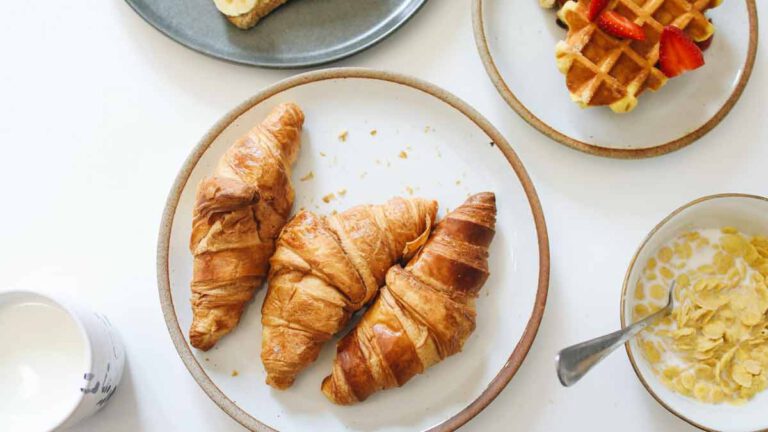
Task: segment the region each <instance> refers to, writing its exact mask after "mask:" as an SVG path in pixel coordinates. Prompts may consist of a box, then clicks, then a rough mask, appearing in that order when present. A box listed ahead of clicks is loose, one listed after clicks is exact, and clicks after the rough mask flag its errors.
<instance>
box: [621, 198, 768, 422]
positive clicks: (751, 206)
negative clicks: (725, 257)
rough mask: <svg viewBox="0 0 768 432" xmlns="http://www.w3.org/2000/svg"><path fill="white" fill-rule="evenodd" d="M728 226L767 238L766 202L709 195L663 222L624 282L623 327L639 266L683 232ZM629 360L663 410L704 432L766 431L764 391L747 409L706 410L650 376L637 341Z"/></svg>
mask: <svg viewBox="0 0 768 432" xmlns="http://www.w3.org/2000/svg"><path fill="white" fill-rule="evenodd" d="M724 226H732V227H735V228H737V229H738V230H740V231H741V232H743V233H745V234H748V235H750V234H751V235H755V234H766V233H768V198H764V197H760V196H755V195H744V194H721V195H711V196H706V197H703V198H699V199H697V200H695V201H692V202H690V203H688V204H686V205H684V206H682V207H680V208H679V209H677V210H675V211H674V212H672V214H670V215H669V216H667V217H666V218H665V219H664V220H662V221H661V222H660V223H659V224H658V225H657V226H656V227H655V228H654V229H653V230H652V231H651V232H650V234H648V236H647V237H646V239H645V241H643V243H642V245H641V246H640V248H639V249H638V251H637V252H636V253H635V256H634V257H633V258H632V261H631V263H630V266H629V270H628V271H627V276H626V278H625V279H624V288H623V292H622V295H621V326H622V327H625V326H626V325H627V319H628V317H631V316H632V313H631V312H632V308H633V307H634V305H635V300H634V296H631V295H630V296H628V295H627V292H628V289H627V287H631V286H635V284H636V283H637V280H638V279H639V278H640V277H641V276H642V269H643V264H644V263H645V262H647V261H648V259H649V258H651V257H652V256H653V255H654V254H655V253H656V252H657V251H658V250H659V248H661V247H662V245H664V244H665V243H667V242H668V241H670V240H672V239H673V238H675V237H676V236H677V235H679V234H681V233H682V232H685V231H690V230H692V229H699V228H722V227H724ZM626 348H627V355H628V356H629V361H630V362H631V363H632V367H633V368H634V369H635V373H636V374H637V377H638V378H639V379H640V382H641V383H642V384H643V386H644V387H645V388H646V389H647V390H648V392H649V393H650V394H651V396H653V397H654V398H655V399H656V400H657V401H658V402H659V403H660V404H661V405H662V406H664V408H666V409H667V410H669V411H670V412H671V413H673V414H675V415H676V416H678V417H680V418H681V419H683V420H685V421H687V422H688V423H690V424H692V425H693V426H696V427H698V428H700V429H704V430H707V431H722V432H730V431H740V432H744V431H762V430H766V429H768V415H766V413H768V391H763V392H762V393H759V394H757V396H755V397H754V398H753V399H752V400H750V401H749V402H747V403H746V404H745V405H741V406H734V405H729V404H718V405H713V404H706V403H703V402H699V401H697V400H695V399H691V398H688V397H686V396H683V395H680V394H678V393H675V392H673V391H672V390H670V389H669V388H667V387H666V386H665V385H664V384H663V383H662V382H661V380H659V378H658V377H657V376H656V375H655V374H654V373H653V371H652V370H651V365H650V364H649V363H648V361H647V360H646V359H645V358H644V357H643V356H642V355H637V356H636V355H635V354H634V353H635V352H639V347H638V345H637V339H634V340H632V341H630V342H628V343H627V345H626Z"/></svg>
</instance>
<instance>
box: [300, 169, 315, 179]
mask: <svg viewBox="0 0 768 432" xmlns="http://www.w3.org/2000/svg"><path fill="white" fill-rule="evenodd" d="M313 178H315V173H314V172H313V171H310V172H308V173H307V175H305V176H304V177H302V178H300V179H299V180H300V181H308V180H312V179H313Z"/></svg>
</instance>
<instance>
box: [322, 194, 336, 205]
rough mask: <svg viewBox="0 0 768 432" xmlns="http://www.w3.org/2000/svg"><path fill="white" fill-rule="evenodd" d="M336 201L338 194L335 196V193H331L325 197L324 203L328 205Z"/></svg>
mask: <svg viewBox="0 0 768 432" xmlns="http://www.w3.org/2000/svg"><path fill="white" fill-rule="evenodd" d="M334 199H336V194H334V193H333V192H331V193H329V194H328V195H325V196H324V197H323V202H324V203H326V204H328V203H329V202H331V201H333V200H334Z"/></svg>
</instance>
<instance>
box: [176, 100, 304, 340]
mask: <svg viewBox="0 0 768 432" xmlns="http://www.w3.org/2000/svg"><path fill="white" fill-rule="evenodd" d="M303 123H304V114H303V113H302V112H301V109H300V108H299V107H298V106H296V105H294V104H291V103H287V104H281V105H279V106H277V107H276V108H275V109H273V110H272V112H271V113H270V114H269V116H267V118H266V119H264V121H263V122H262V123H261V124H260V125H258V126H256V127H255V128H253V129H251V130H250V131H249V132H248V133H247V134H246V135H245V136H243V137H242V138H240V139H239V140H237V141H236V142H235V143H234V144H233V145H232V147H230V148H229V149H228V150H227V151H226V153H224V155H223V156H222V157H221V159H220V160H219V164H218V166H217V167H216V171H215V172H214V174H213V175H212V176H211V177H208V178H206V179H204V180H203V181H201V182H200V184H199V185H198V187H197V197H196V202H195V209H194V215H193V221H192V236H191V239H190V246H189V248H190V250H191V252H192V255H193V256H194V270H193V276H192V287H191V288H192V315H193V316H192V327H191V328H190V329H189V341H190V343H191V344H192V346H194V347H195V348H199V349H202V350H208V349H210V348H211V347H212V346H213V345H214V344H216V342H217V341H218V340H219V339H220V338H221V337H222V336H224V335H225V334H227V333H229V332H230V331H231V330H232V329H234V328H235V326H237V323H238V322H239V321H240V315H241V314H242V313H243V308H244V306H245V304H246V303H247V302H248V301H250V300H251V298H253V294H254V292H255V291H256V288H258V287H259V285H261V283H262V281H263V280H264V277H265V276H266V273H267V266H268V260H269V257H270V256H272V252H274V250H275V238H276V237H277V235H278V234H279V232H280V229H281V228H282V227H283V225H285V222H286V220H287V219H288V216H289V213H290V211H291V206H292V205H293V187H292V186H291V179H290V177H291V166H292V164H293V162H294V161H295V160H296V155H297V153H298V151H299V139H300V134H301V126H302V124H303Z"/></svg>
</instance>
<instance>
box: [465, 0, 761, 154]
mask: <svg viewBox="0 0 768 432" xmlns="http://www.w3.org/2000/svg"><path fill="white" fill-rule="evenodd" d="M473 8H474V17H473V19H474V27H475V39H476V42H477V46H478V49H479V51H480V56H481V58H482V59H483V63H484V64H485V67H486V70H487V71H488V74H489V75H490V77H491V80H492V81H493V83H494V84H495V85H496V88H497V89H498V90H499V92H500V93H501V95H502V97H504V99H505V100H506V101H507V103H509V105H510V106H511V107H512V108H513V109H515V111H517V112H518V114H520V116H521V117H523V119H525V120H526V121H527V122H529V123H530V124H531V125H532V126H534V127H535V128H537V129H538V130H539V131H541V132H542V133H544V134H545V135H547V136H549V137H550V138H552V139H554V140H556V141H558V142H560V143H563V144H566V145H569V146H571V147H574V148H576V149H578V150H582V151H585V152H588V153H592V154H597V155H601V156H609V157H621V158H640V157H649V156H657V155H660V154H664V153H668V152H670V151H673V150H677V149H679V148H681V147H683V146H685V145H687V144H690V143H691V142H693V141H695V140H697V139H698V138H700V137H701V136H702V135H704V134H705V133H707V132H708V131H710V130H711V129H712V128H714V127H715V126H716V125H717V124H718V123H719V122H720V121H721V120H722V119H723V118H724V117H725V116H726V115H727V114H728V112H729V111H730V109H731V108H732V107H733V105H734V104H735V103H736V101H737V100H738V98H739V96H741V93H742V91H743V89H744V86H745V85H746V83H747V80H748V79H749V76H750V74H751V72H752V66H753V64H754V60H755V54H756V52H757V14H756V11H755V2H754V0H727V1H725V2H723V4H722V5H721V6H719V7H717V8H715V9H712V10H710V11H709V12H708V13H707V15H708V16H709V17H710V18H712V20H713V22H714V23H715V26H716V31H715V37H714V40H713V43H712V46H711V47H710V48H709V49H708V50H707V51H706V52H705V54H704V56H705V59H706V62H707V64H706V65H705V66H704V67H702V68H701V69H699V70H696V71H694V72H691V73H688V74H685V75H683V76H681V77H678V78H675V79H671V80H669V82H668V83H667V84H666V85H665V86H664V87H662V88H661V89H660V90H659V91H658V92H655V93H654V92H651V91H648V92H645V93H643V94H642V95H641V96H640V97H639V103H638V105H637V107H636V108H635V109H634V111H632V112H630V113H628V114H623V115H622V114H615V113H613V112H612V111H611V110H610V109H609V108H607V107H596V108H590V109H581V108H579V106H578V105H576V104H575V103H573V102H572V101H571V98H570V96H569V94H568V89H567V88H566V86H565V76H564V75H562V74H561V73H560V72H559V71H558V70H557V67H556V65H555V44H556V43H557V42H558V41H559V40H561V39H564V37H565V35H566V30H563V29H562V28H560V27H558V26H557V24H556V23H555V18H556V15H555V12H554V10H550V9H543V8H541V7H540V6H539V4H538V1H535V0H475V1H474V5H473Z"/></svg>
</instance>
